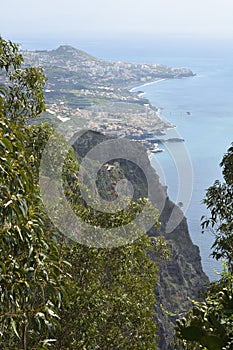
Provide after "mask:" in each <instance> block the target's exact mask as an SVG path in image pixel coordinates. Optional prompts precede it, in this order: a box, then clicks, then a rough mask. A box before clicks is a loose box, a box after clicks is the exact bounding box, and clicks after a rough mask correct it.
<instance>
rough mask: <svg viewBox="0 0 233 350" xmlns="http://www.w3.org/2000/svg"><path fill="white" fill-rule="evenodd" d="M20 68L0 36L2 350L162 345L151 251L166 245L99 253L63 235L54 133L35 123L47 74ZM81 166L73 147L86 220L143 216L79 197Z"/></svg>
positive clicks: (68, 167) (76, 205)
mask: <svg viewBox="0 0 233 350" xmlns="http://www.w3.org/2000/svg"><path fill="white" fill-rule="evenodd" d="M22 63H23V58H22V56H21V55H20V54H19V53H18V48H17V46H16V45H15V44H13V43H11V42H8V41H5V40H4V39H2V38H1V37H0V68H1V73H2V76H4V84H2V85H1V86H0V123H1V130H0V173H1V174H0V175H1V177H0V187H1V195H0V196H1V197H0V203H1V206H0V224H1V226H0V230H1V235H0V252H1V259H0V297H1V303H0V348H1V349H4V350H16V349H17V350H20V349H22V350H29V349H38V350H39V349H48V348H52V349H67V350H70V349H86V350H92V349H106V350H107V349H110V350H111V349H122V350H123V349H124V350H127V349H129V350H130V349H140V350H144V349H149V350H152V349H156V324H155V322H154V317H155V314H154V304H155V294H154V286H155V282H156V276H157V265H156V264H155V263H153V262H152V261H151V260H150V259H149V255H150V254H153V255H155V256H156V255H158V256H160V257H161V256H163V255H164V254H165V253H166V248H165V243H164V240H163V239H162V238H149V237H148V236H147V235H146V233H145V232H143V231H142V232H141V238H139V239H138V240H137V241H135V242H134V243H131V244H128V245H127V246H123V247H119V248H112V249H97V248H90V247H88V246H83V245H81V244H79V243H77V242H74V241H71V240H69V239H68V238H67V237H66V235H65V236H63V235H62V234H61V233H59V232H58V230H57V228H56V227H54V225H53V224H52V222H51V221H50V219H49V217H48V216H47V213H46V212H45V210H44V206H43V203H42V201H41V198H40V191H39V190H40V189H39V181H38V172H39V165H40V159H41V155H42V152H43V149H44V147H45V145H46V142H47V141H48V139H49V138H50V136H51V135H52V134H54V130H53V129H52V128H51V127H50V126H49V125H45V124H41V125H31V126H29V125H28V124H27V121H28V119H30V118H31V117H34V116H37V115H39V114H40V113H41V112H42V111H43V110H44V107H45V106H44V97H43V91H42V89H43V85H44V83H45V77H44V75H43V72H42V70H41V69H36V68H28V67H27V68H24V69H23V68H22V67H21V65H22ZM50 166H51V167H52V166H53V164H50ZM78 167H79V165H78V163H77V162H76V160H75V155H74V152H73V151H72V150H71V151H70V153H69V156H68V158H67V160H66V164H65V166H64V171H63V180H64V189H65V194H66V196H67V198H68V199H69V200H70V204H71V206H72V207H73V209H74V211H75V212H76V213H79V215H80V216H81V218H82V219H83V220H90V219H91V220H92V222H95V224H96V225H97V224H98V225H99V226H100V227H106V226H107V227H110V226H114V225H116V224H117V223H118V224H121V223H124V222H127V220H129V217H128V215H133V214H134V213H135V212H137V211H138V210H140V205H141V203H140V202H139V203H131V208H130V210H129V212H128V214H127V213H126V214H125V213H124V212H122V213H121V212H120V213H119V214H118V215H117V217H113V218H110V219H111V220H112V222H111V221H109V217H108V216H105V215H99V214H98V213H96V212H91V213H90V211H89V210H88V207H87V206H86V205H85V203H83V201H82V199H81V198H80V196H79V193H80V188H79V183H78V181H77V170H78ZM151 240H152V241H153V245H151ZM165 255H166V254H165Z"/></svg>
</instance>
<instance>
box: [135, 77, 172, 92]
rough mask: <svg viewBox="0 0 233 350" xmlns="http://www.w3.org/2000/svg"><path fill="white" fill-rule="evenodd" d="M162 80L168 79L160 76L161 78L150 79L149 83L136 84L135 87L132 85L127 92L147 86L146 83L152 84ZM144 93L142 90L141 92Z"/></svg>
mask: <svg viewBox="0 0 233 350" xmlns="http://www.w3.org/2000/svg"><path fill="white" fill-rule="evenodd" d="M164 80H168V79H167V78H161V79H156V80H153V81H151V82H149V83H145V84H142V85H137V86H135V87H132V88H131V89H130V90H129V92H131V93H132V92H137V91H135V90H137V89H140V88H142V87H143V86H148V85H152V84H157V83H159V82H161V81H164ZM143 93H144V92H143Z"/></svg>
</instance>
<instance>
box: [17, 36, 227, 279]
mask: <svg viewBox="0 0 233 350" xmlns="http://www.w3.org/2000/svg"><path fill="white" fill-rule="evenodd" d="M18 42H20V40H18ZM21 42H22V41H21ZM22 43H23V48H27V49H43V48H46V49H52V48H56V47H57V46H58V44H71V45H73V46H74V47H76V48H79V49H83V50H85V51H87V52H89V53H91V54H93V55H96V56H97V57H99V58H103V59H110V60H114V61H119V60H120V61H128V62H155V63H161V64H165V65H168V66H171V67H187V68H190V69H191V70H192V71H193V72H194V73H195V74H196V76H195V77H190V78H184V79H174V80H164V81H161V82H159V83H154V84H150V85H147V86H142V87H140V90H143V91H144V96H145V97H147V98H148V99H149V100H150V102H151V104H152V105H154V106H156V107H158V108H159V109H160V115H161V117H162V118H165V119H166V120H168V121H170V122H171V123H173V124H174V125H176V129H170V130H169V131H168V133H167V136H169V137H173V136H174V133H175V136H177V134H178V135H179V136H180V137H181V138H183V139H184V140H185V141H184V143H182V145H181V144H180V143H179V144H178V143H173V144H170V145H169V149H166V147H165V146H164V149H165V151H164V152H162V153H158V154H155V155H153V157H152V159H151V163H152V165H153V166H154V167H155V168H156V169H158V166H159V171H160V173H161V181H162V182H163V183H164V184H166V185H167V187H168V194H169V196H170V198H171V199H172V200H173V201H174V202H175V203H177V202H178V201H180V197H179V192H180V193H181V194H180V195H181V201H182V196H184V197H185V196H186V197H187V195H186V188H185V186H187V182H188V186H189V189H188V190H189V191H190V186H191V185H192V188H191V191H190V192H191V196H190V194H188V197H190V198H184V199H183V200H184V201H186V202H188V201H189V200H190V203H189V206H188V208H187V210H186V211H185V215H186V217H187V221H188V226H189V231H190V235H191V238H192V240H193V242H194V243H195V244H196V245H198V246H199V248H200V253H201V258H202V265H203V269H204V271H205V272H206V274H207V275H208V276H209V278H210V279H211V280H215V279H217V278H219V276H218V275H217V274H216V272H215V270H216V271H221V263H220V262H216V261H215V260H213V259H212V258H211V257H210V254H211V246H212V244H213V241H214V235H213V234H212V233H211V232H206V233H205V234H202V233H201V225H200V218H201V216H202V215H208V211H207V210H206V208H205V206H204V205H203V204H202V200H203V198H204V197H205V191H206V189H207V188H208V187H209V186H210V185H212V184H213V182H214V181H215V180H216V179H221V169H220V166H219V163H220V161H221V159H222V157H223V155H224V153H225V152H226V151H227V149H228V148H229V146H230V144H231V142H232V141H233V51H232V49H231V47H232V45H228V44H227V43H226V42H224V43H223V44H221V43H216V42H213V41H212V42H208V43H206V44H205V43H204V42H201V41H199V42H198V41H192V40H183V41H182V40H181V41H175V40H173V38H170V39H169V40H168V41H165V40H164V39H161V40H151V38H147V40H144V39H143V38H138V40H137V39H134V40H128V41H127V39H124V40H118V41H114V40H104V39H103V40H99V41H98V40H89V41H88V40H81V41H80V40H75V39H72V40H71V41H67V40H66V41H65V42H64V41H61V39H60V42H59V39H57V40H56V41H51V42H46V43H45V42H44V41H43V40H40V41H38V42H36V43H35V42H33V41H31V42H30V41H23V42H22ZM187 160H188V163H189V171H187V173H186V162H187ZM177 166H178V170H177ZM190 170H192V174H191V173H190ZM181 172H182V174H181ZM191 175H193V179H192V178H191V177H192V176H191ZM190 182H191V185H190Z"/></svg>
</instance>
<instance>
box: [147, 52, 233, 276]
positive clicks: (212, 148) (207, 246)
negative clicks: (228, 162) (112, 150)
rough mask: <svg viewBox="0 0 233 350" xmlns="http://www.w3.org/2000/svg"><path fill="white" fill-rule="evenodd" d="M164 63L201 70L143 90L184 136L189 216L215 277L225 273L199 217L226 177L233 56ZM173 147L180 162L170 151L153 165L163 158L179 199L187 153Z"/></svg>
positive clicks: (232, 137)
mask: <svg viewBox="0 0 233 350" xmlns="http://www.w3.org/2000/svg"><path fill="white" fill-rule="evenodd" d="M161 62H164V63H167V64H169V65H172V66H174V65H175V66H180V67H183V66H186V67H189V68H191V69H192V70H193V72H195V73H196V74H197V75H196V76H195V77H192V78H186V79H176V80H165V81H161V82H159V83H156V84H151V85H148V86H144V87H141V88H140V90H143V91H144V92H145V96H146V97H147V98H149V100H150V102H151V103H152V104H153V105H155V106H157V107H160V108H162V109H161V116H162V117H164V118H165V119H166V120H168V121H170V122H172V123H173V124H175V125H176V126H177V127H176V131H177V132H178V133H179V135H180V137H182V138H184V139H185V143H184V145H185V147H186V150H187V152H188V153H189V155H190V160H191V164H192V169H193V190H192V197H191V201H190V205H189V208H188V210H187V212H186V213H185V214H186V216H187V219H188V225H189V230H190V235H191V237H192V240H193V242H194V243H195V244H197V245H198V246H199V248H200V252H201V257H202V265H203V268H204V271H205V272H206V273H207V274H208V276H209V277H210V279H211V280H213V279H216V278H217V277H218V276H217V275H216V273H215V272H214V270H218V271H220V270H221V264H220V262H219V263H218V262H216V261H215V260H213V259H212V258H211V257H210V253H211V245H212V243H213V240H214V235H213V233H211V232H206V233H205V234H204V235H203V234H201V226H200V218H201V216H202V215H206V214H207V215H208V212H207V210H206V208H205V206H204V205H203V204H202V200H203V198H204V197H205V190H206V189H207V188H208V187H209V186H210V185H212V184H213V182H214V181H215V180H216V179H221V169H220V166H219V163H220V161H221V159H222V157H223V154H224V153H225V152H226V150H227V149H228V148H229V146H230V144H231V142H232V141H233V60H232V59H230V58H229V57H221V58H220V57H218V58H213V57H212V58H210V57H209V58H206V57H205V58H197V57H195V58H190V57H188V58H185V57H182V58H181V57H180V58H179V57H176V58H170V57H169V58H166V57H164V58H163V59H161ZM187 112H188V113H187ZM174 133H175V130H172V129H170V130H169V131H168V133H167V136H169V137H172V136H175V135H174ZM171 147H173V152H172V153H173V154H175V161H174V159H172V157H171V155H170V153H169V151H167V150H166V151H165V152H163V153H160V154H156V155H154V159H152V165H153V164H154V166H155V167H156V162H155V160H157V161H158V162H159V165H160V167H161V168H162V170H163V172H164V176H165V179H164V180H163V181H164V182H165V183H166V185H167V186H168V194H169V196H170V198H171V199H172V200H173V201H174V202H177V196H178V189H179V187H182V183H181V184H179V179H180V176H179V173H177V169H176V163H177V160H176V158H179V157H182V152H180V147H181V145H180V144H173V145H172V146H171ZM155 157H156V159H155ZM178 172H179V171H178ZM184 195H185V194H184Z"/></svg>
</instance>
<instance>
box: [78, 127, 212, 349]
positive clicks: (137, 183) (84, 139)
mask: <svg viewBox="0 0 233 350" xmlns="http://www.w3.org/2000/svg"><path fill="white" fill-rule="evenodd" d="M105 140H106V137H105V136H104V135H102V134H100V133H96V132H93V131H87V132H86V133H82V135H78V137H76V138H74V139H73V147H74V149H75V151H76V153H77V154H78V155H79V157H84V156H86V154H87V153H88V151H89V150H90V149H92V148H93V147H95V146H96V145H97V144H99V143H101V142H103V141H105ZM140 152H141V154H138V157H139V158H140V157H142V158H143V162H144V163H143V164H144V167H146V169H147V175H148V174H149V176H153V181H154V188H153V196H154V197H156V199H155V203H156V202H157V204H158V207H160V206H161V203H163V205H162V207H163V209H162V210H161V215H160V222H161V226H160V228H159V229H155V228H152V229H150V230H149V232H148V234H149V235H151V236H154V235H162V236H164V237H165V238H166V241H167V244H168V246H169V247H170V252H171V254H170V258H169V259H168V260H167V261H158V260H156V262H158V265H159V274H158V283H157V285H156V286H155V293H156V297H157V304H156V306H155V308H156V318H157V320H156V321H157V324H158V333H159V349H160V350H172V349H173V348H174V346H173V336H174V323H175V320H176V318H178V315H179V314H180V313H182V312H185V310H187V309H188V308H190V306H191V302H190V299H198V297H199V295H200V293H201V291H202V290H203V289H204V288H205V286H206V285H207V284H208V283H209V280H208V277H207V276H206V275H205V273H204V272H203V270H202V265H201V257H200V251H199V248H198V247H197V246H196V245H194V244H193V242H192V240H191V238H190V235H189V231H188V225H187V221H186V218H185V217H184V215H183V213H182V211H181V209H180V208H179V207H178V206H176V205H175V204H174V203H173V202H171V201H170V200H169V198H168V196H167V193H166V188H164V187H163V186H162V185H161V184H160V182H159V177H158V175H157V174H156V172H155V170H154V169H153V168H152V167H151V165H150V162H149V159H148V156H147V153H146V150H145V149H143V148H139V153H140ZM116 163H118V166H119V168H118V170H117V172H115V174H118V175H117V176H120V177H121V178H122V176H125V177H126V178H127V180H129V181H130V182H131V184H132V185H133V187H134V189H136V193H138V194H137V196H140V195H141V196H142V195H145V194H146V193H147V184H146V176H143V174H142V171H141V169H139V168H138V166H137V165H135V164H134V163H133V162H131V161H129V160H128V159H127V158H126V159H122V158H121V159H114V160H113V161H112V163H111V162H109V165H110V166H116ZM119 169H121V170H119ZM102 178H103V177H102ZM114 181H116V178H114ZM102 182H103V181H102ZM108 182H109V181H106V184H107V186H109V185H108ZM108 190H109V191H110V194H111V191H114V189H113V188H112V187H111V185H110V186H109V188H108ZM174 211H175V216H176V218H178V220H177V222H179V224H178V225H177V226H176V227H174V229H173V231H172V232H171V233H166V224H167V223H168V221H169V218H170V217H171V213H172V212H174ZM174 226H175V225H174Z"/></svg>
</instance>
